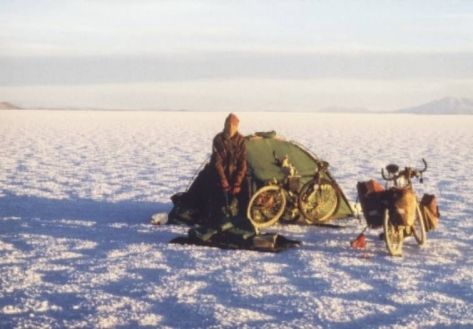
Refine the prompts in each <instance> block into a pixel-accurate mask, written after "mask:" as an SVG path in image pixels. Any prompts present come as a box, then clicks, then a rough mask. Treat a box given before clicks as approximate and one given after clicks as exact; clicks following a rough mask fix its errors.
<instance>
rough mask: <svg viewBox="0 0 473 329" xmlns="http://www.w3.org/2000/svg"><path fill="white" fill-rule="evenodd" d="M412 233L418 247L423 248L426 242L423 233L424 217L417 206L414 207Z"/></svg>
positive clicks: (425, 235)
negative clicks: (414, 216) (414, 215)
mask: <svg viewBox="0 0 473 329" xmlns="http://www.w3.org/2000/svg"><path fill="white" fill-rule="evenodd" d="M412 231H413V233H414V238H415V239H416V241H417V243H418V244H419V246H423V245H424V244H425V243H426V242H427V234H426V233H425V224H424V217H423V216H422V212H421V211H420V208H419V204H417V205H416V219H415V220H414V225H412Z"/></svg>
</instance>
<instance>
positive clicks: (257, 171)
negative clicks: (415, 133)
mask: <svg viewBox="0 0 473 329" xmlns="http://www.w3.org/2000/svg"><path fill="white" fill-rule="evenodd" d="M246 140H247V144H246V146H247V161H248V183H249V184H248V186H249V189H248V194H250V195H249V197H251V195H253V194H254V193H255V192H256V191H258V190H259V189H260V188H262V187H263V186H266V185H267V184H268V182H270V181H281V180H283V179H284V178H285V177H287V174H286V173H285V168H283V167H281V165H280V163H278V159H282V158H283V157H287V159H288V160H289V162H290V163H291V164H292V165H293V166H294V169H295V170H296V171H297V176H298V177H299V183H300V184H299V186H300V187H302V186H303V185H304V184H305V183H306V182H308V181H309V180H311V179H312V178H313V175H314V173H315V172H316V171H317V170H318V169H319V166H320V165H321V164H322V163H326V162H324V161H322V160H321V159H319V158H318V157H317V156H315V155H314V154H313V153H311V152H310V151H309V150H307V149H306V148H304V147H303V146H301V145H300V144H298V143H296V142H293V141H288V140H285V139H284V138H281V137H279V136H277V135H276V133H275V132H268V133H255V134H253V135H249V136H246ZM208 171H209V167H208V162H207V164H206V165H205V166H204V168H203V169H202V170H200V171H199V172H198V174H197V175H196V177H195V179H194V180H193V181H192V182H191V183H190V185H189V188H188V189H187V190H186V191H185V192H181V193H178V194H175V195H173V197H172V198H171V199H172V201H173V204H174V207H173V209H172V210H171V212H170V213H169V221H170V223H188V224H195V223H197V224H200V223H202V222H205V216H206V214H205V210H204V208H205V205H206V204H207V202H208V195H207V193H206V191H207V187H208V184H207V182H208V180H207V177H208ZM321 176H322V178H324V179H326V180H328V181H330V182H331V183H332V184H334V185H335V186H336V187H337V188H338V190H339V195H340V200H339V205H338V208H337V210H336V211H335V213H333V214H332V216H331V217H330V219H338V218H345V217H351V216H353V215H354V214H353V210H352V209H351V207H350V205H349V203H348V201H347V199H346V197H345V195H344V194H343V192H342V190H341V189H340V187H339V186H338V184H337V183H336V181H335V179H334V178H333V177H332V176H331V174H330V173H329V171H328V170H325V171H324V172H321Z"/></svg>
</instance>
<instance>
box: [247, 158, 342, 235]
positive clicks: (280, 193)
mask: <svg viewBox="0 0 473 329" xmlns="http://www.w3.org/2000/svg"><path fill="white" fill-rule="evenodd" d="M274 157H275V159H276V160H278V159H277V157H276V156H275V155H274ZM277 162H279V160H278V161H277ZM317 164H318V166H317V170H316V172H315V173H314V174H313V175H302V176H301V175H297V172H296V171H295V168H294V167H293V166H292V165H290V164H289V163H288V159H287V157H285V159H283V161H281V164H280V166H281V167H282V169H283V171H284V174H285V175H284V178H283V179H282V180H279V181H278V180H273V181H272V182H269V185H267V186H263V187H262V188H260V189H259V190H257V191H256V193H255V194H254V195H253V196H252V197H251V199H250V201H249V203H248V208H247V217H248V219H249V220H250V221H251V222H252V223H253V225H254V226H255V227H257V228H263V227H268V226H271V225H273V224H274V223H276V222H277V221H278V220H280V221H281V222H282V223H294V222H296V221H298V220H299V218H300V216H301V215H302V216H303V217H304V219H305V221H306V222H307V223H309V224H319V223H322V222H324V221H327V220H328V219H330V217H331V215H332V214H334V213H335V212H336V211H337V210H338V207H339V205H340V191H339V190H338V187H337V186H336V185H335V184H334V183H332V182H331V181H329V180H328V179H326V178H324V177H323V176H325V175H324V173H325V172H327V168H328V166H329V164H328V162H325V161H318V163H317ZM309 177H310V178H311V179H310V180H309V181H308V182H307V183H305V184H304V185H303V186H302V188H300V180H301V178H309Z"/></svg>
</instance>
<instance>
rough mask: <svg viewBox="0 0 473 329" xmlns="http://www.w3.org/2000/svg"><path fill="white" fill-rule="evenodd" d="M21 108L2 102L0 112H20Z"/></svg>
mask: <svg viewBox="0 0 473 329" xmlns="http://www.w3.org/2000/svg"><path fill="white" fill-rule="evenodd" d="M20 109H21V107H18V106H16V105H13V104H12V103H9V102H0V110H20Z"/></svg>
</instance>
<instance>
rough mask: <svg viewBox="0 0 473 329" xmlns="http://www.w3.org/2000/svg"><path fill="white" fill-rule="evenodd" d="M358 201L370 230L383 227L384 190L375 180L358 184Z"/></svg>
mask: <svg viewBox="0 0 473 329" xmlns="http://www.w3.org/2000/svg"><path fill="white" fill-rule="evenodd" d="M356 189H357V192H358V199H359V200H360V204H361V209H362V210H363V215H364V216H365V219H366V223H367V224H368V226H369V227H370V228H378V227H381V226H383V214H384V209H385V207H384V205H383V203H382V199H383V192H384V188H383V187H382V186H381V185H380V184H379V183H378V182H376V181H375V180H373V179H371V180H369V181H366V182H358V183H357V184H356Z"/></svg>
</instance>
